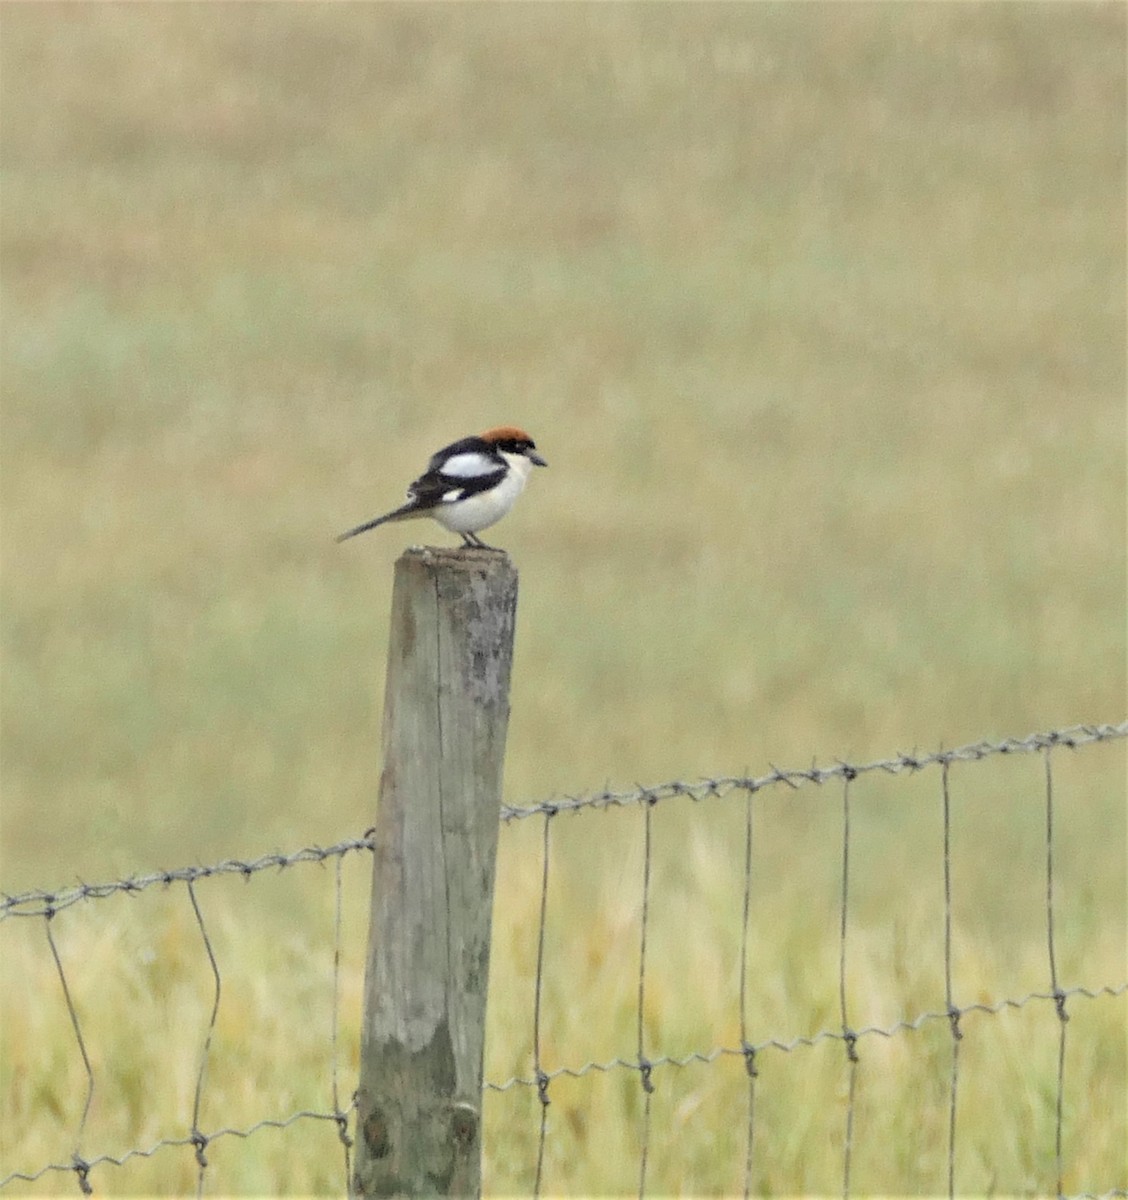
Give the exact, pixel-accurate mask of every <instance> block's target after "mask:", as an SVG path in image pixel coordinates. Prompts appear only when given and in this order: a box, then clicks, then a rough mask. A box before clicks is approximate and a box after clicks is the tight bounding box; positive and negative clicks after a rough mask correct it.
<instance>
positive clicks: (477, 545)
mask: <svg viewBox="0 0 1128 1200" xmlns="http://www.w3.org/2000/svg"><path fill="white" fill-rule="evenodd" d="M462 540H463V541H464V542H465V543H466V545H467V546H469V547H470V548H471V549H475V550H496V549H497V547H496V546H488V545H486V543H485V542H483V541H482V539H481V538H480V537H479V536H478V535H477V534H476V533H464V534H463V535H462Z"/></svg>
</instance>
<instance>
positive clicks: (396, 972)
mask: <svg viewBox="0 0 1128 1200" xmlns="http://www.w3.org/2000/svg"><path fill="white" fill-rule="evenodd" d="M516 609H517V572H516V570H515V568H514V567H513V564H512V563H511V562H510V560H509V558H508V557H507V556H506V555H504V554H500V553H497V552H496V551H478V550H466V549H459V550H435V549H419V548H415V549H411V550H408V551H406V552H405V553H404V554H403V555H401V556H400V558H399V560H398V561H397V563H396V574H395V585H394V588H393V593H392V619H391V630H390V637H389V644H388V673H387V683H386V687H385V701H384V734H383V737H384V765H383V772H382V774H381V777H380V800H379V808H378V810H377V814H376V826H375V831H374V835H373V836H374V841H375V853H374V860H375V861H374V864H373V876H372V915H371V925H370V927H369V939H368V961H367V970H366V972H365V982H364V1013H363V1019H362V1028H361V1043H360V1086H359V1088H358V1090H357V1133H358V1136H357V1150H356V1165H355V1170H354V1172H353V1190H354V1192H355V1193H356V1194H357V1195H358V1196H365V1197H369V1196H421V1195H430V1196H434V1195H440V1196H454V1195H458V1196H479V1195H480V1194H481V1111H482V1054H483V1049H484V1044H485V1018H486V987H487V983H488V979H489V959H490V918H491V909H492V906H493V886H494V862H495V859H496V856H497V836H498V825H499V814H498V810H499V807H500V803H501V781H502V767H503V763H504V758H505V734H506V727H507V725H508V721H509V672H510V665H511V662H512V656H513V623H514V617H515V615H516Z"/></svg>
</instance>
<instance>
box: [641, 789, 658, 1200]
mask: <svg viewBox="0 0 1128 1200" xmlns="http://www.w3.org/2000/svg"><path fill="white" fill-rule="evenodd" d="M652 809H653V805H652V804H644V805H643V806H642V812H643V846H642V913H641V915H640V918H639V946H638V1070H639V1079H640V1081H641V1083H642V1091H643V1101H642V1151H641V1153H640V1155H639V1166H638V1196H639V1200H643V1198H644V1197H645V1196H646V1168H647V1161H648V1159H649V1157H650V1097H651V1096H652V1095H653V1094H654V1083H653V1081H652V1080H651V1078H650V1075H651V1070H652V1064H651V1062H650V1060H649V1059H648V1058H647V1057H646V1049H645V1031H644V1026H645V1023H646V1017H645V1008H646V935H647V931H648V929H649V925H650V846H651V811H652Z"/></svg>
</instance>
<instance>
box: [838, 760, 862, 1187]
mask: <svg viewBox="0 0 1128 1200" xmlns="http://www.w3.org/2000/svg"><path fill="white" fill-rule="evenodd" d="M853 778H854V777H853V775H850V774H847V775H846V776H845V778H844V779H843V781H842V904H841V921H840V923H839V936H838V1007H839V1015H840V1016H841V1018H842V1040H843V1043H844V1044H845V1046H846V1062H847V1071H848V1073H849V1084H848V1099H847V1103H846V1135H845V1137H844V1138H843V1146H842V1200H848V1198H849V1195H850V1159H851V1156H852V1154H853V1149H854V1098H855V1095H856V1093H857V1085H858V1050H857V1045H856V1043H857V1040H858V1039H857V1036H856V1034H855V1033H854V1031H853V1030H852V1029H851V1028H850V1018H849V1016H848V1012H847V1007H846V935H847V932H848V930H849V916H848V910H849V897H850V783H851V781H852V780H853Z"/></svg>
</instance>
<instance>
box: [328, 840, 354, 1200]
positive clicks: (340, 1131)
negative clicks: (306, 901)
mask: <svg viewBox="0 0 1128 1200" xmlns="http://www.w3.org/2000/svg"><path fill="white" fill-rule="evenodd" d="M343 862H344V860H343V859H342V858H340V857H338V858H337V859H336V862H335V868H336V899H335V902H334V907H333V1016H332V1023H331V1026H330V1029H331V1033H330V1036H331V1039H332V1049H331V1052H330V1053H331V1058H330V1071H331V1088H332V1097H333V1119H334V1120H335V1121H336V1123H337V1137H338V1138H339V1139H340V1142H341V1145H342V1147H343V1148H344V1152H345V1194H346V1195H348V1196H351V1195H352V1161H351V1150H352V1138H351V1137H350V1136H349V1118H348V1114H347V1113H345V1112H344V1111H343V1110H342V1108H341V1094H340V1087H339V1083H338V1079H339V1075H340V1029H339V1024H340V1016H339V1013H340V1008H341V869H342V864H343Z"/></svg>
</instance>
